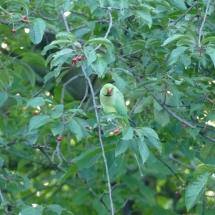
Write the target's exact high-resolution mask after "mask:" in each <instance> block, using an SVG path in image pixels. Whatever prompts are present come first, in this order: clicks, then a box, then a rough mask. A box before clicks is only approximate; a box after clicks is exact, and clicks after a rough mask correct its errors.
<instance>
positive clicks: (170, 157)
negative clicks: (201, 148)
mask: <svg viewBox="0 0 215 215" xmlns="http://www.w3.org/2000/svg"><path fill="white" fill-rule="evenodd" d="M169 159H171V160H173V161H175V162H176V163H178V164H179V165H181V166H184V167H186V168H188V169H194V170H195V169H196V167H194V166H193V165H187V164H185V163H183V162H181V161H179V160H177V159H176V158H174V157H173V155H172V154H170V155H169Z"/></svg>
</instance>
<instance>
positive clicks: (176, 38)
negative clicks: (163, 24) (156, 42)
mask: <svg viewBox="0 0 215 215" xmlns="http://www.w3.org/2000/svg"><path fill="white" fill-rule="evenodd" d="M182 37H183V38H186V39H187V38H189V37H188V36H185V35H184V34H174V35H172V36H171V37H169V38H167V39H166V40H165V41H164V42H163V44H162V46H165V45H167V44H168V43H170V42H173V41H175V40H178V39H179V38H182Z"/></svg>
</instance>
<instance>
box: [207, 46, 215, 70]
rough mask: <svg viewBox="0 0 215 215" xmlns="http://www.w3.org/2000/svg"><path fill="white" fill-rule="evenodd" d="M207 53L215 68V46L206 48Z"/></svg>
mask: <svg viewBox="0 0 215 215" xmlns="http://www.w3.org/2000/svg"><path fill="white" fill-rule="evenodd" d="M206 53H208V55H209V56H210V58H211V60H212V61H213V64H214V67H215V46H212V45H210V46H208V47H207V48H206Z"/></svg>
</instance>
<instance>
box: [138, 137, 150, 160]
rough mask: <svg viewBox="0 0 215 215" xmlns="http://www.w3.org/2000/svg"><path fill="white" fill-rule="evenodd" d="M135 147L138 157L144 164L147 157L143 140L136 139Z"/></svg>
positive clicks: (147, 153) (146, 149)
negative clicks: (137, 150) (136, 147)
mask: <svg viewBox="0 0 215 215" xmlns="http://www.w3.org/2000/svg"><path fill="white" fill-rule="evenodd" d="M137 146H138V149H139V153H140V156H141V158H142V162H143V164H144V163H145V162H146V161H147V159H148V157H149V150H148V147H147V145H146V143H145V142H144V141H143V139H141V138H138V139H137Z"/></svg>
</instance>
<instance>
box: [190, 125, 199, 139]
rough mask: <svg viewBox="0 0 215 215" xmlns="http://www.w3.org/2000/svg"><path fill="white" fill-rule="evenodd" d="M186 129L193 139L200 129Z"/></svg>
mask: <svg viewBox="0 0 215 215" xmlns="http://www.w3.org/2000/svg"><path fill="white" fill-rule="evenodd" d="M187 131H188V132H189V134H190V135H191V136H192V137H193V139H194V140H195V139H196V137H197V136H198V134H199V132H200V131H201V129H200V128H190V127H189V128H187Z"/></svg>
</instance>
